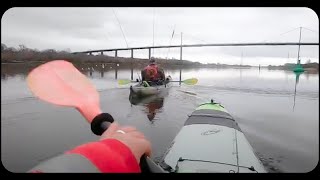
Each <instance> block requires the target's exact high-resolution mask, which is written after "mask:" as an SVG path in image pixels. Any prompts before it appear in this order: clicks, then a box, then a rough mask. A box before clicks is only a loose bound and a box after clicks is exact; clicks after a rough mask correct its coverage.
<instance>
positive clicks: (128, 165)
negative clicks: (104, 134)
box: [31, 139, 141, 173]
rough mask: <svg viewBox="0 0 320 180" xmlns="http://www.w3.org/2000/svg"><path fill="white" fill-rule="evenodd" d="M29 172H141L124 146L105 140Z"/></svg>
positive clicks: (86, 145)
mask: <svg viewBox="0 0 320 180" xmlns="http://www.w3.org/2000/svg"><path fill="white" fill-rule="evenodd" d="M31 172H102V173H140V172H141V170H140V167H139V164H138V162H137V160H136V158H135V157H134V155H133V154H132V152H131V150H130V149H129V148H128V147H127V146H126V145H124V144H123V143H121V142H120V141H118V140H115V139H105V140H102V141H98V142H91V143H87V144H83V145H80V146H78V147H76V148H74V149H73V150H70V151H68V152H66V153H65V154H63V155H61V156H58V157H55V158H53V159H51V160H49V161H47V162H45V163H43V164H40V165H39V166H37V167H35V168H33V169H32V170H31Z"/></svg>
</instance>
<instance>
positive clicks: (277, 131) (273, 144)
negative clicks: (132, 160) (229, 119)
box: [1, 64, 319, 172]
mask: <svg viewBox="0 0 320 180" xmlns="http://www.w3.org/2000/svg"><path fill="white" fill-rule="evenodd" d="M33 66H34V65H21V64H20V65H12V64H2V65H1V161H2V163H3V165H4V167H5V168H6V169H7V170H9V171H11V172H25V171H28V170H29V169H30V168H32V167H33V166H35V165H36V164H37V163H39V162H41V161H44V160H46V159H48V158H50V157H53V156H55V155H58V154H60V153H63V152H64V151H67V150H68V149H70V148H73V147H74V146H77V145H79V144H82V143H86V142H88V141H93V140H97V139H98V138H99V137H97V136H95V135H93V134H92V133H91V131H90V126H89V124H87V123H86V121H85V120H84V118H83V117H82V116H81V115H80V114H79V113H78V112H77V111H76V110H75V109H73V108H68V107H58V106H54V105H51V104H49V103H46V102H43V101H40V100H38V99H36V98H35V97H34V96H33V95H32V93H31V92H30V90H29V89H28V87H27V84H26V75H27V73H28V72H29V71H30V69H31V68H32V67H33ZM99 66H100V65H99ZM99 66H98V65H91V66H89V65H87V66H86V67H79V69H80V70H81V71H82V72H83V73H84V74H86V75H87V76H88V78H89V79H90V80H91V81H92V82H93V84H94V85H95V86H96V88H97V90H98V91H99V94H100V98H101V100H100V104H101V108H102V110H103V111H104V112H108V113H110V114H112V115H113V116H114V118H115V119H116V120H117V121H118V122H119V123H120V124H122V125H133V126H135V127H137V128H138V129H139V130H140V131H142V132H143V133H144V134H145V135H146V137H147V138H148V139H149V140H150V141H151V142H152V148H153V154H152V158H153V159H154V160H155V161H159V160H160V159H161V158H162V156H163V153H164V152H165V151H166V149H167V148H168V146H169V145H170V143H171V141H172V140H173V138H174V137H175V135H176V134H177V133H178V131H179V130H180V128H181V127H182V126H183V123H184V121H185V120H186V119H187V115H188V114H190V113H191V112H192V111H193V110H194V109H195V108H196V107H197V105H199V104H200V103H202V102H207V101H209V100H210V99H211V98H212V99H214V100H215V101H218V102H220V103H222V104H223V105H224V106H225V107H226V109H227V110H228V111H229V112H230V113H231V115H232V116H234V118H235V119H236V121H237V122H238V123H239V126H240V128H241V129H242V130H243V132H244V133H245V135H246V137H247V139H248V141H249V142H250V144H251V145H252V147H253V148H254V150H255V151H256V152H257V154H258V156H259V158H260V159H261V161H262V162H263V164H264V165H265V167H266V169H267V170H268V171H269V172H309V171H311V170H313V169H314V168H315V167H316V165H317V163H318V160H319V74H308V73H303V74H301V75H300V76H299V78H298V81H297V78H296V75H295V74H294V73H293V72H291V71H282V70H268V69H263V68H262V69H261V70H259V69H258V68H255V67H252V68H249V69H214V68H212V69H210V68H208V69H206V68H200V69H182V79H187V78H191V77H196V78H198V80H199V81H198V84H197V85H194V86H187V85H184V84H181V86H180V85H179V83H176V84H174V85H173V87H172V88H171V89H170V91H169V93H168V94H167V95H166V96H165V97H163V98H160V99H152V100H145V101H143V102H141V103H139V102H135V103H134V104H135V105H132V103H131V102H130V101H129V86H130V85H124V86H120V85H118V84H117V80H116V79H115V78H118V79H129V78H130V77H131V75H130V74H131V70H130V69H119V70H118V71H117V72H115V70H114V68H113V67H112V66H108V65H106V66H103V67H104V68H103V72H102V71H101V69H102V68H101V67H100V68H99ZM88 68H89V69H91V70H92V71H91V72H89V71H88ZM92 68H93V69H92ZM84 69H85V70H84ZM98 69H99V70H98ZM138 72H139V70H138V69H135V70H134V71H133V77H134V79H136V78H138V75H137V73H138ZM166 74H167V75H171V76H172V77H173V79H174V80H178V79H179V70H167V71H166ZM52 93H54V92H52ZM150 113H152V114H153V115H154V117H150Z"/></svg>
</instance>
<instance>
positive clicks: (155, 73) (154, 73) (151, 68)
mask: <svg viewBox="0 0 320 180" xmlns="http://www.w3.org/2000/svg"><path fill="white" fill-rule="evenodd" d="M144 71H145V79H146V80H147V81H155V80H160V79H161V75H160V73H161V72H159V67H158V66H157V65H156V64H150V65H148V66H147V67H145V68H144Z"/></svg>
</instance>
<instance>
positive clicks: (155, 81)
mask: <svg viewBox="0 0 320 180" xmlns="http://www.w3.org/2000/svg"><path fill="white" fill-rule="evenodd" d="M141 76H142V82H147V84H145V86H148V85H149V86H155V85H163V84H164V81H165V79H166V78H165V74H164V71H163V69H162V68H160V67H159V66H158V65H157V64H156V61H155V59H154V58H153V57H152V58H151V59H150V61H149V65H148V66H146V67H145V68H144V69H143V70H142V71H141Z"/></svg>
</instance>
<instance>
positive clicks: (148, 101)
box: [129, 93, 165, 123]
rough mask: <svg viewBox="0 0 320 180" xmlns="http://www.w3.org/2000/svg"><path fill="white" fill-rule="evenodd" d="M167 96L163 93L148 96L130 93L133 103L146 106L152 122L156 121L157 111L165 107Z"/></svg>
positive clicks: (148, 116) (130, 99)
mask: <svg viewBox="0 0 320 180" xmlns="http://www.w3.org/2000/svg"><path fill="white" fill-rule="evenodd" d="M164 98H165V96H164V95H163V94H159V95H152V96H147V97H141V96H137V95H136V94H134V93H130V95H129V101H130V103H131V105H138V106H144V107H145V108H146V111H145V113H146V114H147V118H148V119H149V121H150V122H151V123H154V119H155V116H156V114H157V112H159V110H160V109H161V108H162V107H163V103H164Z"/></svg>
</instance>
